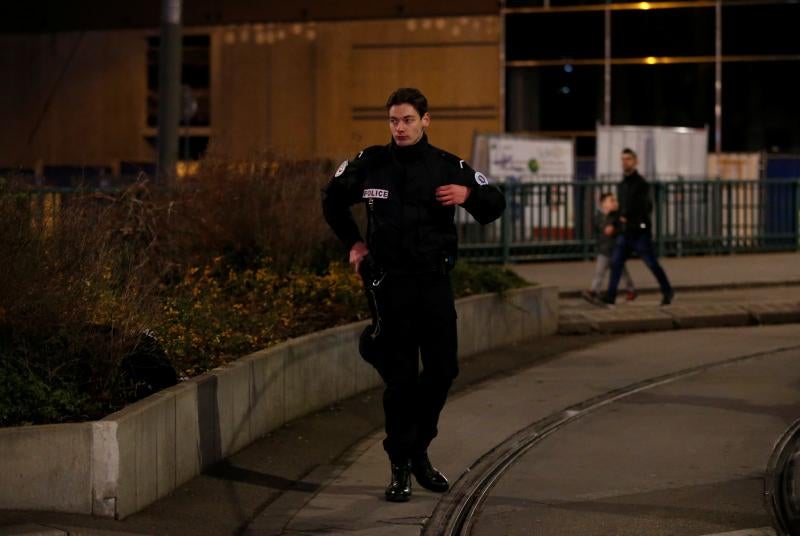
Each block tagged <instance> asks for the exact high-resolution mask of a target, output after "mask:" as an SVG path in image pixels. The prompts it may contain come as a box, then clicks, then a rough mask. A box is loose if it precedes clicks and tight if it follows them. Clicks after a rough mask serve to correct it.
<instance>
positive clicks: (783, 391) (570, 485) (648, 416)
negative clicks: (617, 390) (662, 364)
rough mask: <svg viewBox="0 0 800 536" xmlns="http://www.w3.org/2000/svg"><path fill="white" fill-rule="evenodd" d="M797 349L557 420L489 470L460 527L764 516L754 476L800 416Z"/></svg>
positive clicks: (688, 524) (552, 529)
mask: <svg viewBox="0 0 800 536" xmlns="http://www.w3.org/2000/svg"><path fill="white" fill-rule="evenodd" d="M798 354H800V350H798V349H794V350H788V351H775V352H770V353H769V354H766V355H761V356H759V357H758V358H755V359H752V360H748V361H744V362H740V363H737V364H734V365H731V366H728V367H725V368H719V369H713V370H710V371H707V372H705V373H703V374H701V375H698V376H692V377H689V378H686V379H682V380H679V381H676V382H674V383H671V384H668V385H664V386H660V387H656V388H653V389H649V390H647V391H644V392H641V393H638V394H635V395H632V396H630V397H628V398H625V399H623V400H621V401H619V402H616V403H614V404H611V405H609V406H606V407H604V408H602V409H601V410H599V411H597V412H596V413H594V414H592V415H590V416H588V417H586V418H583V419H581V420H579V421H576V422H575V423H573V424H571V425H567V426H565V427H564V428H563V429H562V430H560V431H559V432H558V433H556V434H554V435H552V436H550V437H548V438H547V439H546V440H545V441H543V442H542V443H541V444H540V445H537V446H536V447H535V448H533V449H531V450H529V451H528V452H527V453H526V454H525V455H524V456H523V457H522V458H521V459H520V460H519V461H518V462H517V463H516V464H515V465H514V466H513V467H512V468H511V469H510V470H509V471H508V472H507V473H506V474H505V475H504V477H503V478H502V479H501V480H500V482H499V483H498V485H497V486H496V487H495V488H494V489H493V490H492V492H491V496H490V498H489V499H488V501H487V502H486V504H485V505H484V508H483V510H482V511H481V512H480V515H479V518H478V520H477V523H476V526H475V529H474V531H473V532H472V534H474V535H475V536H490V535H497V534H504V535H509V536H514V535H532V534H543V535H557V534H576V535H577V534H592V535H594V536H605V535H608V536H639V535H642V534H647V535H649V536H671V535H682V536H693V535H704V534H711V533H718V532H723V531H728V530H733V529H748V528H758V527H763V526H769V525H770V519H769V518H768V516H767V513H766V512H765V510H764V506H763V492H764V482H763V475H764V472H765V468H766V465H767V460H768V459H769V456H770V453H771V451H772V448H773V445H774V442H775V440H776V439H777V438H779V437H780V435H781V434H782V433H783V432H784V430H785V429H786V427H787V426H788V425H789V423H791V422H792V421H794V420H795V419H797V418H799V417H800V390H798V388H797V387H798V384H800V365H799V364H798V359H797V358H798Z"/></svg>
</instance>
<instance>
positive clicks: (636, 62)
mask: <svg viewBox="0 0 800 536" xmlns="http://www.w3.org/2000/svg"><path fill="white" fill-rule="evenodd" d="M620 4H621V3H620V2H605V1H601V0H547V1H544V0H507V1H506V2H505V3H504V8H505V9H504V10H503V16H504V17H505V24H504V28H505V31H506V35H505V56H506V66H505V67H506V113H505V117H506V130H508V131H528V132H530V131H535V132H537V133H539V134H543V135H547V134H548V132H549V133H551V134H552V135H554V136H570V137H576V138H577V141H578V145H577V147H578V154H579V155H581V156H593V155H594V139H593V133H592V132H593V131H594V126H595V125H596V124H597V123H598V122H604V121H605V120H606V118H607V116H606V111H607V110H608V112H609V114H608V117H609V118H610V122H611V124H618V125H619V124H633V125H661V126H686V127H703V126H708V128H709V132H710V133H713V130H714V127H715V114H714V109H715V104H716V95H715V83H716V71H715V65H716V63H715V60H716V56H715V53H716V8H715V6H714V4H713V3H704V5H702V6H700V7H695V6H693V5H691V4H690V3H688V2H670V3H667V2H639V3H635V2H627V3H623V4H622V5H620ZM722 6H723V7H722V19H721V35H722V41H721V43H722V60H721V67H722V69H721V70H722V80H721V81H722V86H721V88H722V107H721V110H722V116H721V125H722V150H724V151H762V150H766V151H779V152H800V130H798V129H797V125H798V124H800V104H798V97H797V89H796V86H795V85H793V80H794V78H795V76H794V75H795V74H796V73H797V72H800V39H798V38H797V30H796V27H797V22H798V21H800V2H794V1H787V2H783V1H781V0H774V1H772V2H769V0H768V1H767V2H757V3H756V2H752V3H735V4H731V3H727V2H724V3H723V4H722ZM607 22H609V23H610V24H609V27H610V29H611V32H610V36H608V41H607V40H606V37H607V36H606V23H607ZM606 44H608V45H609V48H608V49H607V48H606ZM606 50H609V51H610V53H609V55H608V57H606ZM606 65H609V66H610V77H609V80H608V82H609V83H608V84H606V78H605V66H606ZM606 88H610V91H609V94H608V97H609V101H608V108H606ZM582 138H589V139H582ZM713 144H714V141H713V135H709V149H713V148H714V147H713Z"/></svg>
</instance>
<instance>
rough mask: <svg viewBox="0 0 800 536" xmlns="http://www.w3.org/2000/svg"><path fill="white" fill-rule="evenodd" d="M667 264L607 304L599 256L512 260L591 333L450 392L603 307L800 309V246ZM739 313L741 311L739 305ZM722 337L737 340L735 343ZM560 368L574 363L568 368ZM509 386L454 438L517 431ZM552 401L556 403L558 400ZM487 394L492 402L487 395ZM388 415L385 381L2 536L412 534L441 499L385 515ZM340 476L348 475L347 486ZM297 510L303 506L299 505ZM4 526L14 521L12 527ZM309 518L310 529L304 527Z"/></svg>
mask: <svg viewBox="0 0 800 536" xmlns="http://www.w3.org/2000/svg"><path fill="white" fill-rule="evenodd" d="M663 265H664V268H665V270H666V271H667V274H668V275H669V277H670V278H671V280H672V282H673V285H674V286H675V288H676V298H675V302H674V305H672V306H670V307H667V308H660V307H659V306H658V299H659V295H658V294H657V290H656V285H655V280H654V279H653V277H652V275H651V274H650V273H649V272H648V271H647V269H646V267H645V266H644V265H643V263H642V262H641V261H640V260H638V259H634V260H632V261H630V263H629V269H630V270H631V273H632V276H633V277H634V280H635V281H636V282H637V284H638V285H639V289H640V291H643V295H642V296H640V298H639V299H638V300H636V301H635V302H633V303H631V304H623V303H620V305H619V306H618V307H617V308H616V309H615V310H610V311H609V310H604V309H600V308H598V307H595V306H592V305H590V304H588V303H585V302H583V301H582V300H581V299H580V298H577V297H576V296H577V293H578V292H579V291H580V290H583V289H584V288H585V287H586V286H587V285H588V281H589V280H590V279H591V275H592V272H593V268H594V263H593V262H558V263H535V264H521V265H514V266H512V269H514V270H515V271H517V273H519V274H520V275H522V276H523V277H525V278H527V279H528V280H530V281H534V282H537V283H540V284H545V285H558V286H560V287H561V289H562V300H561V309H562V313H563V315H564V316H565V320H569V318H570V317H569V315H577V316H578V317H580V318H581V319H583V321H584V322H588V323H589V330H588V331H589V332H591V334H589V335H584V336H580V337H571V336H554V337H548V338H545V339H541V340H537V341H535V343H531V344H527V345H519V346H515V347H509V348H506V349H503V350H498V351H492V352H488V353H485V354H481V355H478V356H474V357H473V358H470V359H466V360H464V362H463V363H462V374H461V376H460V377H459V379H458V380H457V384H456V386H455V388H454V399H456V398H458V397H460V396H462V395H461V394H459V393H462V392H463V396H466V394H467V393H468V392H472V391H474V390H475V389H476V388H473V387H471V386H472V385H477V384H478V383H480V382H483V381H485V380H487V379H489V378H495V379H497V378H500V377H508V381H509V382H511V383H512V384H513V383H514V382H515V380H514V378H515V377H516V376H518V375H520V376H522V375H524V371H525V370H528V369H531V367H534V368H539V367H540V366H543V365H547V364H548V363H551V362H552V363H554V364H555V363H558V362H559V361H560V360H562V359H564V358H569V356H570V354H571V353H574V351H575V350H577V349H580V348H586V349H587V351H589V350H591V348H592V347H598V348H601V347H602V346H603V345H604V344H605V343H606V342H607V341H610V340H613V339H612V337H611V336H610V335H605V334H602V333H600V334H598V333H596V332H597V331H600V330H597V329H594V328H593V327H592V324H591V322H592V318H594V317H598V315H599V317H601V319H602V317H603V316H604V315H605V316H606V317H609V318H606V320H613V318H611V317H614V316H615V315H616V316H620V315H622V316H625V317H626V318H628V319H630V318H642V317H647V316H648V315H652V314H656V313H657V315H656V316H659V317H660V316H661V315H663V314H665V313H664V310H672V311H673V312H674V314H680V311H682V310H683V311H684V313H685V314H684V317H685V318H688V319H690V320H691V319H692V318H696V317H698V315H699V316H700V317H702V314H701V313H703V311H700V310H698V309H695V310H694V311H693V310H692V309H691V308H692V307H695V308H697V307H700V308H704V309H708V308H714V307H717V308H720V307H722V308H723V309H720V310H721V311H723V312H725V311H727V312H730V310H729V309H730V308H736V309H737V311H738V310H739V309H742V308H745V307H753V306H757V305H759V304H760V305H770V304H773V305H774V304H777V303H790V304H795V305H796V306H797V308H800V254H795V253H788V254H765V255H739V256H729V257H701V258H676V259H663ZM653 291H655V293H653ZM620 302H622V300H620ZM725 308H728V309H725ZM698 311H699V312H698ZM739 315H740V316H739V318H741V314H740V313H739ZM573 318H574V317H573ZM670 318H673V316H670ZM748 318H750V317H749V316H748ZM595 321H596V320H595ZM675 326H676V321H675V320H674V319H673V320H670V329H672V328H674V327H675ZM765 329H770V330H771V329H773V328H765ZM782 329H784V330H788V331H790V332H791V330H792V329H794V328H793V327H791V326H788V327H786V328H782ZM611 331H613V330H611ZM693 333H700V332H698V331H695V332H693ZM657 336H659V337H661V339H660V340H663V341H671V340H673V339H679V338H676V337H671V336H670V335H669V334H668V333H663V334H657ZM743 336H744V333H743ZM747 337H750V336H749V335H748V336H747ZM747 337H746V338H747ZM748 340H750V339H748ZM676 342H677V340H676ZM748 344H749V343H748ZM726 347H728V348H729V349H730V348H736V345H735V344H733V346H731V345H727V346H726ZM601 353H602V352H601ZM612 355H613V354H612ZM603 360H605V361H608V358H607V356H606V357H603ZM620 364H621V363H617V365H620ZM615 366H616V365H615ZM564 370H565V372H569V371H570V369H569V366H566V368H565V369H564ZM618 370H622V369H618ZM572 372H574V371H572ZM650 372H652V371H648V374H649V373H650ZM570 373H571V372H570ZM623 376H625V375H623ZM623 376H620V377H616V376H613V375H611V376H608V378H607V382H603V383H609V382H610V383H617V382H619V381H622V380H625V381H627V380H630V378H626V377H623ZM587 377H588V376H587ZM559 382H560V383H558V384H557V385H556V386H555V387H556V390H555V391H554V396H555V395H556V394H557V393H559V392H562V391H563V392H562V393H561V394H558V395H557V396H556V398H554V399H553V400H552V401H550V402H548V404H547V405H542V402H543V398H542V396H541V395H536V396H534V398H533V399H531V400H529V402H530V405H529V406H526V407H535V408H537V411H540V410H541V411H546V410H549V409H553V408H556V409H557V408H560V407H564V404H565V403H566V400H568V399H569V400H572V398H574V397H575V396H583V395H584V394H586V393H578V392H572V390H573V387H580V386H578V385H573V383H571V382H570V381H569V374H567V375H565V376H564V377H563V378H561V379H560V380H559ZM487 385H488V384H487ZM523 391H524V389H523ZM499 392H500V393H503V392H505V391H503V390H501V391H499ZM504 396H505V395H503V394H501V395H500V397H499V398H497V399H493V402H491V404H489V405H490V406H493V407H495V409H498V408H502V407H504V408H506V410H505V411H501V412H500V413H499V414H500V415H502V416H503V419H505V420H499V421H498V423H497V424H498V426H501V425H502V426H506V428H503V430H499V429H498V430H494V428H491V427H490V429H483V428H482V429H480V430H478V431H477V432H476V433H473V432H470V431H469V428H470V427H471V426H472V425H470V424H469V423H468V422H467V421H466V420H464V419H466V418H467V417H468V416H469V415H470V414H471V412H473V410H475V411H477V410H478V409H479V408H478V407H477V406H476V407H471V408H467V407H466V406H465V411H464V412H463V413H462V412H461V410H459V409H457V405H455V404H454V405H452V406H448V409H446V412H447V415H446V417H445V419H446V421H447V423H448V424H447V426H451V427H453V426H454V427H455V430H453V431H452V434H455V435H453V437H454V438H456V437H461V440H463V441H469V442H478V443H480V441H483V442H484V443H486V445H490V444H496V443H498V442H499V441H501V440H502V439H504V437H505V436H504V437H500V435H503V434H506V435H507V434H508V433H509V430H512V429H513V428H514V427H515V426H517V425H518V424H519V422H517V421H519V419H520V418H521V419H523V420H528V419H530V418H531V416H530V415H516V414H515V412H514V408H518V407H520V406H519V405H518V403H517V402H518V401H516V400H513V399H511V398H508V399H507V400H505V401H503V402H502V404H500V401H501V399H503V397H504ZM564 397H566V398H564ZM551 402H552V404H555V405H554V406H552V407H551V405H552V404H551ZM476 403H481V402H480V401H478V402H476ZM482 403H483V404H484V405H485V404H486V402H485V398H484V402H482ZM540 406H541V407H540ZM548 408H549V409H548ZM476 415H477V414H476ZM382 424H383V415H382V411H381V393H380V390H375V391H371V392H368V393H364V394H363V395H359V396H357V397H354V398H353V399H350V400H348V401H345V402H343V403H342V404H340V405H338V406H336V407H332V408H329V409H328V410H325V411H322V412H320V413H318V414H316V415H311V416H308V417H306V418H303V419H298V420H297V421H294V422H292V423H290V424H289V425H287V426H285V427H283V428H281V429H279V430H276V431H275V432H274V433H272V434H270V435H268V436H267V437H265V438H262V439H260V440H258V441H256V442H255V443H254V444H253V445H251V446H249V447H247V448H245V449H244V450H242V451H241V452H239V453H237V454H236V455H234V456H232V457H231V458H229V459H228V460H226V461H225V462H223V463H221V464H219V465H218V466H216V467H214V468H212V470H211V471H208V472H207V473H205V474H203V475H201V476H199V477H197V478H195V479H193V480H192V481H190V482H189V483H187V484H186V485H185V486H182V487H181V489H179V490H177V491H175V492H174V493H173V494H172V495H170V496H168V497H166V498H165V499H163V500H161V501H158V502H157V503H156V504H154V505H152V506H151V507H149V508H147V509H145V510H144V511H142V512H140V513H138V514H136V515H133V516H131V517H130V518H128V519H126V520H124V521H114V520H109V519H97V518H91V517H88V516H79V515H69V514H58V513H47V512H9V511H0V536H2V535H16V534H37V533H36V532H30V531H29V532H22V531H17V532H14V531H13V529H11V528H10V527H9V526H16V527H19V526H22V525H26V524H27V525H28V526H29V528H32V529H35V528H36V527H39V528H40V529H41V532H39V533H40V534H54V535H85V536H92V535H100V534H108V535H113V534H117V535H118V536H122V535H121V534H120V533H128V534H150V535H158V536H161V535H172V534H175V535H183V534H193V535H209V536H212V535H224V534H254V535H255V534H281V533H282V530H283V527H285V526H286V523H287V522H288V521H289V519H291V518H292V516H295V517H294V519H295V521H294V523H296V524H295V529H296V532H292V534H310V533H314V532H316V530H315V529H322V530H326V531H328V532H326V533H338V532H337V531H339V530H341V532H347V533H350V530H351V529H348V528H347V527H346V526H344V525H341V526H339V525H337V521H346V520H348V519H352V516H353V515H356V514H358V512H361V514H362V515H363V516H365V517H364V520H363V521H364V523H366V521H367V519H368V518H369V519H372V520H373V521H374V522H375V523H377V525H372V524H367V525H364V524H361V527H360V528H362V529H365V528H366V527H370V528H369V531H370V532H367V533H369V534H401V533H409V532H408V530H409V529H410V528H416V530H417V531H418V530H419V526H420V525H419V523H420V520H421V517H424V516H425V515H426V514H425V513H422V514H420V512H421V510H419V509H418V507H420V506H423V505H425V508H424V510H426V511H428V512H429V510H427V509H428V508H429V507H430V508H432V505H434V504H435V501H436V499H437V497H436V496H433V495H432V494H427V493H424V492H419V493H417V492H416V491H415V501H413V502H412V503H410V504H411V506H408V507H404V506H402V505H401V506H400V507H398V508H396V510H395V511H394V513H393V515H392V519H391V520H390V519H385V520H383V519H381V517H380V512H381V511H382V510H381V508H383V507H384V504H385V503H384V502H382V501H381V500H380V497H381V492H382V486H383V485H384V484H385V482H384V481H385V480H386V476H387V475H386V474H385V473H386V467H385V463H384V461H385V460H383V458H382V455H381V452H380V449H379V448H378V447H376V446H375V445H376V442H377V443H379V441H378V440H379V438H380V435H381V432H380V430H381V428H382ZM502 426H501V427H502ZM448 433H451V432H448ZM458 434H461V436H459V435H458ZM464 434H467V435H468V436H469V437H466V436H464ZM478 443H476V444H475V445H474V446H475V447H476V448H478V447H479V446H480V445H483V443H480V444H478ZM467 446H468V445H467V444H464V445H462V447H460V450H459V451H458V452H457V454H458V455H457V456H456V457H454V458H453V459H451V460H445V461H443V462H442V463H443V464H445V465H443V468H445V469H449V470H450V471H451V476H452V477H457V475H458V473H459V471H462V470H463V468H464V467H468V466H469V464H470V463H471V462H472V461H474V460H473V459H472V458H471V456H474V455H476V453H478V454H479V452H478V450H480V449H478V450H475V449H471V448H470V449H468V448H466V447H467ZM484 446H485V445H484ZM444 447H446V445H444V443H442V444H440V445H439V446H438V447H437V452H436V453H437V454H439V458H437V459H443V458H444V456H443V455H442V452H444V451H446V450H447V449H446V448H445V450H444V451H442V450H441V449H442V448H444ZM473 450H474V452H473ZM357 458H361V460H360V461H359V462H358V463H357V464H356V465H355V469H353V467H354V466H353V462H354V461H355V460H356V459H357ZM353 471H355V472H353ZM364 471H366V472H364ZM337 475H340V478H339V480H338V484H337V485H334V486H333V487H329V485H330V484H331V483H332V482H334V481H335V480H336V479H337ZM346 475H350V476H346ZM342 477H344V478H345V481H346V484H345V482H344V481H342V480H341V478H342ZM342 484H345V485H344V486H343V487H341V486H342ZM326 488H327V491H325V490H326ZM331 493H333V495H331ZM309 501H311V502H309ZM353 501H355V502H353ZM304 505H305V508H304ZM337 505H340V506H343V507H345V506H346V508H348V509H349V508H351V507H353V508H355V506H357V507H358V508H357V509H356V510H355V511H353V512H351V513H350V514H348V513H347V512H343V511H340V509H339V506H337ZM414 505H416V506H414ZM392 506H395V507H396V506H397V505H392ZM404 508H409V510H408V512H407V514H408V515H407V516H406V515H405V514H402V512H405V509H404ZM298 509H301V510H302V511H303V512H304V514H302V515H299V514H298V515H295V514H297V512H298ZM368 514H369V515H368ZM306 523H308V524H306ZM359 523H361V522H359ZM376 526H380V527H382V529H386V530H385V532H384V531H383V530H382V531H381V532H374V531H372V529H373V528H375V527H376ZM4 527H6V530H5V532H4ZM72 527H83V528H82V529H73V528H72ZM312 527H315V528H312ZM309 528H311V529H312V530H311V531H307V529H309ZM331 531H332V532H331Z"/></svg>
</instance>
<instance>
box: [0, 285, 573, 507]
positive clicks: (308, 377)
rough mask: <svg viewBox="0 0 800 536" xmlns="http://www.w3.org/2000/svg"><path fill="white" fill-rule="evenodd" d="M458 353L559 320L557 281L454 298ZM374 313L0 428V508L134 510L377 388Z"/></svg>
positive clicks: (546, 330) (540, 331) (549, 329)
mask: <svg viewBox="0 0 800 536" xmlns="http://www.w3.org/2000/svg"><path fill="white" fill-rule="evenodd" d="M456 309H457V312H458V328H459V355H461V356H467V355H471V354H475V353H478V352H482V351H484V350H488V349H491V348H495V347H501V346H504V345H508V344H511V343H514V342H517V341H521V340H524V339H529V338H535V337H541V336H545V335H550V334H553V333H555V332H556V330H557V329H558V289H557V288H556V287H527V288H523V289H516V290H512V291H508V292H506V293H504V294H503V295H497V294H490V295H481V296H472V297H469V298H464V299H461V300H458V301H457V302H456ZM366 324H367V322H358V323H354V324H348V325H345V326H340V327H336V328H332V329H328V330H325V331H321V332H318V333H313V334H310V335H306V336H303V337H300V338H297V339H293V340H290V341H287V342H285V343H282V344H279V345H276V346H274V347H271V348H268V349H265V350H261V351H259V352H256V353H254V354H251V355H248V356H245V357H243V358H241V359H239V360H238V361H236V362H234V363H231V364H229V365H228V366H225V367H221V368H218V369H215V370H213V371H210V372H208V373H206V374H204V375H202V376H199V377H197V378H192V379H191V380H188V381H186V382H183V383H181V384H178V385H176V386H174V387H171V388H169V389H166V390H164V391H161V392H159V393H156V394H155V395H153V396H150V397H148V398H146V399H144V400H140V401H139V402H136V403H135V404H132V405H130V406H128V407H126V408H124V409H123V410H121V411H119V412H117V413H114V414H112V415H109V416H108V417H106V418H104V419H102V420H99V421H95V422H87V423H78V424H64V425H47V426H22V427H13V428H5V429H0V448H1V449H2V452H3V454H4V455H3V457H2V458H0V474H2V475H3V478H4V479H3V484H4V485H3V486H2V487H0V508H4V509H17V510H49V511H60V512H69V513H82V514H94V515H97V516H104V517H115V518H118V519H121V518H124V517H127V516H129V515H131V514H133V513H135V512H137V511H139V510H141V509H142V508H144V507H145V506H147V505H149V504H151V503H153V502H154V501H156V500H158V499H159V498H161V497H164V496H165V495H167V494H169V493H170V492H172V491H173V490H174V489H176V488H177V487H178V486H180V485H181V484H183V483H184V482H186V481H188V480H190V479H191V478H193V477H194V476H196V475H198V474H199V473H200V472H201V471H202V470H203V469H204V468H206V467H208V466H210V465H211V464H213V463H215V462H217V461H219V460H222V459H224V458H226V457H228V456H230V455H231V454H233V453H235V452H236V451H238V450H240V449H242V448H243V447H245V446H247V445H249V444H250V443H252V442H253V441H255V440H256V439H258V438H259V437H261V436H263V435H265V434H267V433H268V432H270V431H271V430H274V429H276V428H278V427H279V426H281V425H282V424H284V423H285V422H288V421H290V420H292V419H294V418H297V417H300V416H302V415H305V414H308V413H311V412H313V411H316V410H319V409H322V408H324V407H326V406H329V405H330V404H333V403H335V402H336V401H337V400H341V399H345V398H348V397H351V396H353V395H355V394H357V393H359V392H362V391H365V390H368V389H371V388H374V387H377V386H378V385H380V384H381V380H380V377H379V376H378V375H377V373H376V372H375V371H374V370H373V369H372V367H371V366H369V365H368V364H366V363H365V362H364V361H363V360H362V359H361V358H360V356H359V355H358V337H359V335H360V333H361V331H362V330H363V328H364V326H365V325H366Z"/></svg>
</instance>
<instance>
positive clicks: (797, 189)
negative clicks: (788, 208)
mask: <svg viewBox="0 0 800 536" xmlns="http://www.w3.org/2000/svg"><path fill="white" fill-rule="evenodd" d="M794 212H795V214H796V220H797V222H796V223H797V226H796V229H795V239H796V240H795V242H796V243H797V250H798V251H800V179H796V180H795V181H794Z"/></svg>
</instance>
